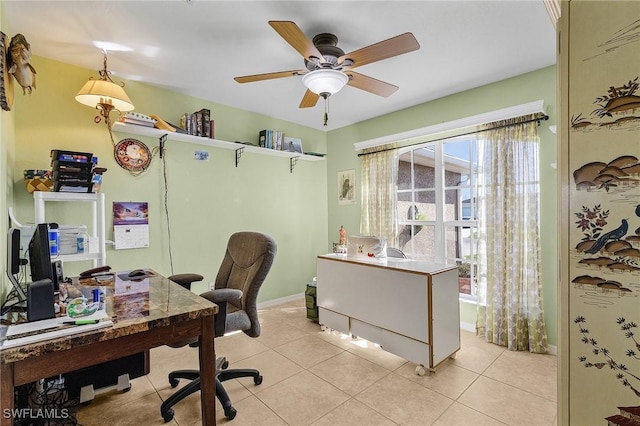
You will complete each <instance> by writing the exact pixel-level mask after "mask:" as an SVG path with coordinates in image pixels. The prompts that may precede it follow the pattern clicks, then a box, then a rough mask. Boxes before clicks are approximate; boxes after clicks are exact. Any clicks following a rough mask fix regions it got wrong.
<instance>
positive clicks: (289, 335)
mask: <svg viewBox="0 0 640 426" xmlns="http://www.w3.org/2000/svg"><path fill="white" fill-rule="evenodd" d="M307 334H308V333H306V332H305V331H303V330H300V329H299V328H297V327H294V326H292V325H288V324H286V323H284V322H282V321H277V322H272V323H266V324H264V325H263V324H261V331H260V337H257V338H256V340H258V341H259V342H260V343H262V344H264V345H266V346H268V347H270V348H275V347H277V346H280V345H284V344H285V343H287V342H290V341H292V340H295V339H299V338H301V337H304V336H306V335H307Z"/></svg>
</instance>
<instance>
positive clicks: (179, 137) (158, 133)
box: [112, 122, 324, 172]
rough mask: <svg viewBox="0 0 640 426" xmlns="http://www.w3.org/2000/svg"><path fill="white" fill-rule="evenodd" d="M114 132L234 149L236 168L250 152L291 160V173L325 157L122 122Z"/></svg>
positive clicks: (117, 123)
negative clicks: (307, 162)
mask: <svg viewBox="0 0 640 426" xmlns="http://www.w3.org/2000/svg"><path fill="white" fill-rule="evenodd" d="M112 129H113V131H114V132H119V133H129V134H132V135H142V136H150V137H156V138H159V139H161V138H163V137H166V138H167V139H169V140H174V141H178V142H187V143H193V144H197V145H204V146H209V147H212V148H222V149H232V150H234V151H235V152H236V167H238V164H239V162H240V157H241V156H242V154H243V153H244V152H250V153H253V154H260V155H270V156H273V157H283V158H288V159H289V171H291V172H293V168H294V167H295V165H296V163H297V162H298V160H301V161H322V160H324V157H320V156H317V155H305V154H299V153H297V152H289V151H278V150H275V149H267V148H261V147H259V146H254V145H245V144H242V143H238V142H228V141H223V140H219V139H210V138H205V137H202V136H193V135H187V134H184V133H177V132H168V131H166V130H160V129H156V128H155V127H144V126H137V125H135V124H126V123H121V122H115V123H113V127H112Z"/></svg>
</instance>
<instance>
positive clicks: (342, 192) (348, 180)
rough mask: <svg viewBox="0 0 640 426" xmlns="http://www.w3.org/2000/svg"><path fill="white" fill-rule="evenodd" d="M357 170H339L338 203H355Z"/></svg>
mask: <svg viewBox="0 0 640 426" xmlns="http://www.w3.org/2000/svg"><path fill="white" fill-rule="evenodd" d="M355 202H356V171H355V169H351V170H343V171H340V172H338V204H355Z"/></svg>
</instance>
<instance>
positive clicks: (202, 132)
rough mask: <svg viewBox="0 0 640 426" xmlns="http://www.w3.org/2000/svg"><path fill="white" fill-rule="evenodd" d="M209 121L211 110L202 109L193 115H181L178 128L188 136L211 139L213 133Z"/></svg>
mask: <svg viewBox="0 0 640 426" xmlns="http://www.w3.org/2000/svg"><path fill="white" fill-rule="evenodd" d="M211 121H212V120H211V110H209V109H207V108H203V109H201V110H199V111H196V112H193V113H184V114H182V117H181V118H180V127H181V128H183V129H184V131H185V133H187V134H189V135H192V136H202V137H205V138H211V137H212V136H211V135H212V133H213V132H212V128H213V126H212V124H211Z"/></svg>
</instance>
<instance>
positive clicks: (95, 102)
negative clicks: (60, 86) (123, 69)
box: [76, 53, 134, 129]
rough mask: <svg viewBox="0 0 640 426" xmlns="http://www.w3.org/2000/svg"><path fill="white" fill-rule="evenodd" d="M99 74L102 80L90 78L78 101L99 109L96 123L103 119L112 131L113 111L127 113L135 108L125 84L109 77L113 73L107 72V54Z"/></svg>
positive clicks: (77, 96)
mask: <svg viewBox="0 0 640 426" xmlns="http://www.w3.org/2000/svg"><path fill="white" fill-rule="evenodd" d="M98 72H99V74H100V80H94V79H93V78H89V81H87V82H86V83H85V85H84V86H82V89H80V91H79V92H78V94H77V95H76V101H78V102H80V103H81V104H83V105H87V106H90V107H92V108H95V109H97V110H98V115H96V118H94V121H95V122H96V123H99V122H100V120H101V117H102V118H104V120H105V123H106V124H107V126H109V129H111V120H110V119H109V114H110V113H111V111H112V110H114V109H115V110H116V111H118V112H127V111H131V110H133V108H134V106H133V103H131V99H129V96H127V94H126V93H125V91H124V89H123V87H124V83H120V84H116V83H114V82H113V80H111V77H109V74H111V72H110V71H108V70H107V54H106V53H105V54H104V69H102V70H101V71H98Z"/></svg>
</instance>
